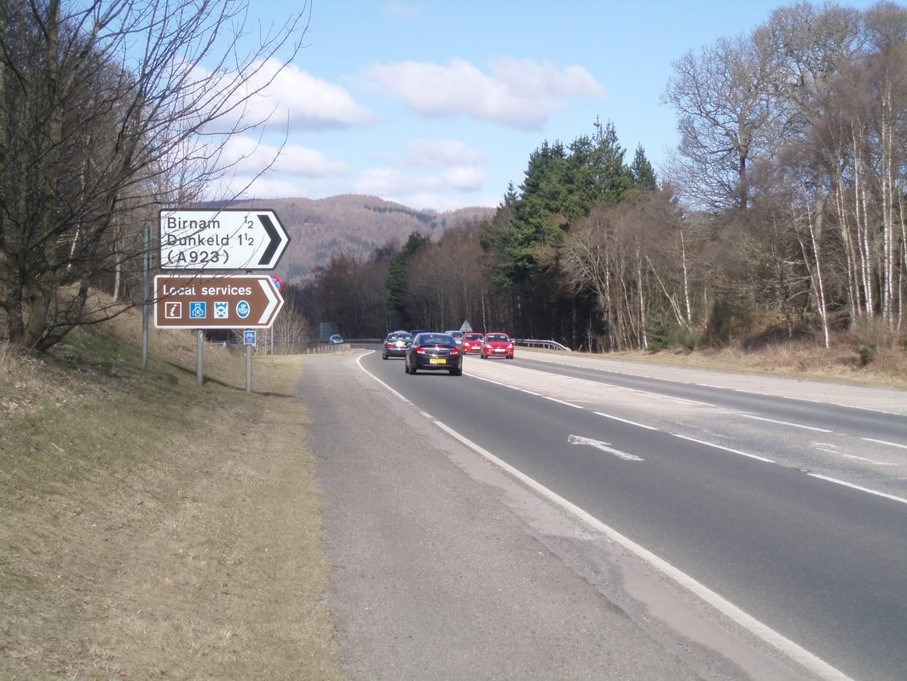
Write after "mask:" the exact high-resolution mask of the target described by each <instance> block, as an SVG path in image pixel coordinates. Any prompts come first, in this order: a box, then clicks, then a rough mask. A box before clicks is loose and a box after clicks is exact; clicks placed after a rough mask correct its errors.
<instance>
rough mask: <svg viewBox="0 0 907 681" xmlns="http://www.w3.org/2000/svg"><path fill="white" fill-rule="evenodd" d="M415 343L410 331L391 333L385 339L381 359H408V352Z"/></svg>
mask: <svg viewBox="0 0 907 681" xmlns="http://www.w3.org/2000/svg"><path fill="white" fill-rule="evenodd" d="M412 342H413V336H412V334H411V333H410V332H409V331H391V332H390V333H389V334H387V337H386V338H385V339H384V345H383V346H382V350H381V359H387V358H388V357H406V350H407V348H409V346H410V344H411V343H412Z"/></svg>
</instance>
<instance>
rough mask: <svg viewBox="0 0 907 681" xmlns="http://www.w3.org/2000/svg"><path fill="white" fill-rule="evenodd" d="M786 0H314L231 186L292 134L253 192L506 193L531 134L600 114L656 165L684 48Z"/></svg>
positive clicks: (257, 7)
mask: <svg viewBox="0 0 907 681" xmlns="http://www.w3.org/2000/svg"><path fill="white" fill-rule="evenodd" d="M249 2H250V8H251V20H252V21H254V22H256V23H257V22H261V23H262V24H263V25H265V26H267V25H268V24H271V23H281V22H283V21H284V20H285V17H286V16H287V13H288V12H291V11H298V10H299V8H300V6H301V5H300V3H301V2H302V0H295V2H294V1H293V0H249ZM790 4H793V3H782V2H771V1H764V0H742V1H741V2H733V3H732V2H728V0H688V1H687V2H679V1H668V0H649V1H648V2H642V1H637V2H630V1H625V0H610V1H608V0H598V1H596V0H588V1H580V0H560V1H559V2H537V1H534V0H522V1H517V0H456V1H451V0H408V1H403V0H309V8H310V10H311V20H310V22H309V26H308V29H307V32H306V35H305V39H304V43H305V45H304V47H303V49H301V50H300V51H299V53H298V54H297V55H296V58H295V59H294V61H293V62H292V63H291V64H290V65H289V67H288V68H287V69H286V70H285V71H284V72H283V73H282V74H281V75H280V76H279V77H278V79H277V80H276V81H275V83H274V85H273V87H272V88H271V89H270V91H269V92H268V93H267V97H266V99H264V100H262V102H260V104H261V106H262V109H261V110H262V111H267V112H269V115H270V125H268V126H266V129H265V131H264V132H265V134H264V137H263V142H262V144H261V145H260V147H259V148H258V149H257V150H256V151H255V152H254V153H252V154H251V155H249V157H248V158H247V159H246V160H245V161H243V163H242V164H241V165H240V166H239V167H238V171H239V174H238V176H237V177H235V178H234V184H233V186H232V189H233V190H234V191H235V190H236V188H237V187H240V186H242V185H243V184H244V183H245V182H247V181H248V178H249V177H251V176H253V175H255V174H256V173H257V172H258V171H260V169H261V168H262V167H263V166H264V163H265V161H264V160H263V159H266V158H270V157H272V156H273V154H274V149H275V148H276V145H278V144H279V143H280V142H281V141H282V140H283V139H284V137H285V138H286V139H285V149H284V151H283V153H282V154H281V155H280V157H279V158H278V160H277V163H276V165H275V167H274V169H273V170H271V171H269V172H268V173H266V174H265V175H264V176H263V177H261V178H259V179H258V180H256V181H255V182H254V183H253V184H252V185H251V187H250V188H249V189H248V190H247V191H246V192H245V193H244V194H243V196H245V197H256V198H259V199H266V198H285V197H305V198H310V199H320V198H324V197H327V196H333V195H336V194H369V195H373V196H379V197H381V198H383V199H387V200H390V201H396V202H399V203H402V204H404V205H406V206H409V207H411V208H417V209H434V210H437V211H446V210H452V209H456V208H461V207H465V206H497V205H498V204H499V203H500V202H501V200H502V198H503V196H504V193H505V191H506V190H507V185H508V183H509V182H513V184H514V186H516V187H519V185H520V184H521V183H522V181H523V173H524V171H525V170H526V167H527V163H528V159H529V155H530V154H531V153H532V151H533V150H535V149H537V148H538V147H540V146H541V145H542V144H543V143H544V142H545V141H548V142H555V141H560V142H563V143H565V144H569V143H570V142H572V141H573V140H574V139H576V138H577V137H579V136H581V135H588V134H592V133H593V132H594V123H595V121H596V119H598V120H600V121H601V122H602V123H606V122H608V121H610V122H611V123H613V125H614V127H615V130H616V132H617V136H618V140H619V142H620V144H621V146H622V147H623V148H624V149H625V150H626V160H627V161H630V160H632V157H633V154H634V152H635V150H636V147H637V145H642V147H643V148H644V149H645V151H646V155H647V156H648V158H649V160H650V161H651V162H652V163H653V165H654V166H655V169H656V172H657V171H658V170H659V169H660V166H661V164H662V163H663V162H664V161H665V159H666V158H667V157H668V154H669V152H670V149H672V148H673V147H675V146H676V144H677V141H678V136H677V132H676V119H675V115H674V111H673V110H672V109H671V108H670V107H669V106H667V105H665V104H662V103H661V95H662V94H663V92H664V90H665V86H666V84H667V82H668V79H669V78H670V77H671V75H672V74H673V69H672V62H674V61H675V60H676V59H678V58H679V57H681V56H682V55H683V54H684V53H686V52H688V51H690V50H693V51H697V50H699V49H700V48H701V47H703V46H705V45H710V44H712V43H713V42H714V41H715V40H717V39H718V38H720V37H731V36H736V35H739V34H741V33H746V32H749V31H750V30H752V29H753V28H755V27H756V26H758V25H759V24H761V23H764V22H765V21H766V20H767V19H768V17H769V15H770V14H771V12H772V10H773V9H775V8H777V7H780V6H787V5H790ZM838 4H842V5H845V6H849V7H854V8H857V9H865V8H866V7H868V6H869V5H870V4H872V3H870V2H862V1H859V0H851V1H850V2H841V3H838ZM271 112H273V114H272V113H271ZM253 147H254V143H253V141H252V139H251V138H248V139H247V138H237V139H234V140H232V141H231V149H237V150H239V149H242V150H245V151H246V153H247V154H248V152H249V150H250V149H252V148H253Z"/></svg>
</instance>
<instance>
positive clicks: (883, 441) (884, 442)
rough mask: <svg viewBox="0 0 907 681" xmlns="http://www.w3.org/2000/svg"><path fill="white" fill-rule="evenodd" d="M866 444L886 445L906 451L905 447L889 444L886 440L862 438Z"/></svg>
mask: <svg viewBox="0 0 907 681" xmlns="http://www.w3.org/2000/svg"><path fill="white" fill-rule="evenodd" d="M862 439H863V440H865V441H866V442H874V443H876V444H877V445H887V446H889V447H898V448H900V449H907V445H904V444H901V443H900V442H889V441H888V440H876V439H875V438H873V437H864V438H862Z"/></svg>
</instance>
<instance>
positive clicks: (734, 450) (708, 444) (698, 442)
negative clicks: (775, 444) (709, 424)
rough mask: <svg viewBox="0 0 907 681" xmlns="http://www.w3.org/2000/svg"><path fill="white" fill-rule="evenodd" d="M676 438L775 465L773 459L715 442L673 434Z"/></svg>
mask: <svg viewBox="0 0 907 681" xmlns="http://www.w3.org/2000/svg"><path fill="white" fill-rule="evenodd" d="M671 435H673V436H674V437H677V438H680V439H681V440H689V441H690V442H695V443H696V444H699V445H705V446H706V447H711V448H713V449H721V450H724V451H725V452H730V453H731V454H739V455H740V456H745V457H747V458H748V459H756V461H762V462H763V463H775V462H774V461H773V460H772V459H767V458H766V457H764V456H759V455H758V454H750V453H749V452H742V451H740V450H739V449H731V448H730V447H725V446H723V445H717V444H715V443H714V442H706V441H705V440H698V439H696V438H695V437H690V436H688V435H681V434H680V433H671Z"/></svg>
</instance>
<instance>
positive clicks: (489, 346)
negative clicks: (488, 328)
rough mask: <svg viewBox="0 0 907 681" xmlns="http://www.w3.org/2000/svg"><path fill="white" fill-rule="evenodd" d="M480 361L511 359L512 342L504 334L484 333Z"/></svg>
mask: <svg viewBox="0 0 907 681" xmlns="http://www.w3.org/2000/svg"><path fill="white" fill-rule="evenodd" d="M481 355H482V359H488V358H489V357H504V358H506V359H513V340H512V339H511V338H510V336H508V335H507V334H506V333H500V332H494V333H486V334H485V340H484V341H483V342H482V350H481Z"/></svg>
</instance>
